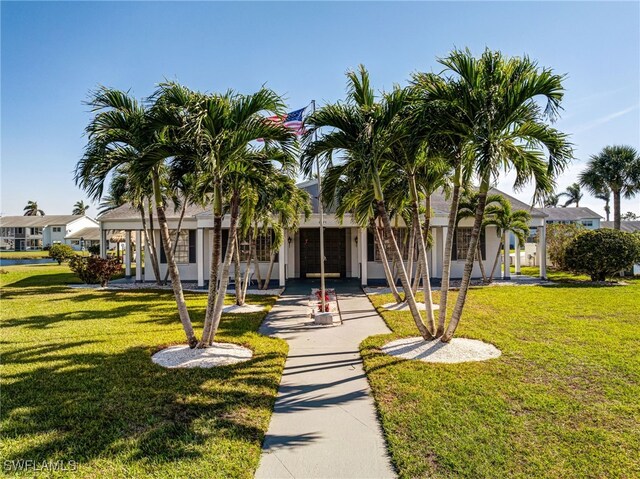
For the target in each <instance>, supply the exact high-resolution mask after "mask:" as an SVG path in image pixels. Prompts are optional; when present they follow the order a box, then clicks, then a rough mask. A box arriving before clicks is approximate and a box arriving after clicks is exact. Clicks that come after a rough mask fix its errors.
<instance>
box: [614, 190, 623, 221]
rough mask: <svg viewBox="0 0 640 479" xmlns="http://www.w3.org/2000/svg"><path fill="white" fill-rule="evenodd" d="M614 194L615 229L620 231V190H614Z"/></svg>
mask: <svg viewBox="0 0 640 479" xmlns="http://www.w3.org/2000/svg"><path fill="white" fill-rule="evenodd" d="M612 192H613V229H615V230H619V229H620V220H621V218H620V190H612Z"/></svg>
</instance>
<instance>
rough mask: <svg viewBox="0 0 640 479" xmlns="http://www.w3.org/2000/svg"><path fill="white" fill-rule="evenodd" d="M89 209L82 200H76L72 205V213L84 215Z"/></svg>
mask: <svg viewBox="0 0 640 479" xmlns="http://www.w3.org/2000/svg"><path fill="white" fill-rule="evenodd" d="M88 209H89V205H87V204H85V202H84V201H76V204H75V205H73V212H72V213H71V214H72V215H82V216H84V215H85V214H86V213H87V210H88Z"/></svg>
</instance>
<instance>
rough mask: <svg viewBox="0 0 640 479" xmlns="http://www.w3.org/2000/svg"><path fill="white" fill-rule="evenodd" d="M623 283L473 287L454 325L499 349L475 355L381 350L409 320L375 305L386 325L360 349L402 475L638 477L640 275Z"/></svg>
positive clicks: (411, 329)
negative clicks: (463, 358)
mask: <svg viewBox="0 0 640 479" xmlns="http://www.w3.org/2000/svg"><path fill="white" fill-rule="evenodd" d="M630 282H631V285H629V286H608V287H597V286H593V285H589V284H577V283H558V284H554V285H552V286H530V287H527V286H522V287H492V288H473V289H472V290H471V291H470V292H469V301H468V304H467V309H466V310H465V314H464V316H463V319H462V321H461V323H460V327H459V328H458V332H457V336H459V337H468V338H475V339H480V340H483V341H487V342H491V343H493V344H495V345H496V346H497V347H498V348H500V350H501V351H502V356H501V357H500V358H498V359H495V360H490V361H486V362H481V363H466V364H457V365H454V364H451V365H447V364H428V363H421V362H418V361H404V360H399V359H395V358H391V357H389V356H386V355H384V354H381V353H380V351H379V348H380V347H381V346H382V345H384V344H385V343H387V342H389V341H390V340H392V339H395V338H398V337H405V336H415V335H416V330H415V326H414V325H413V322H412V321H411V319H410V316H409V314H408V313H403V312H386V311H385V312H382V311H381V310H379V311H381V314H382V316H383V317H384V319H385V321H386V322H387V324H388V325H389V327H390V328H391V329H392V330H393V334H389V335H384V336H375V337H372V338H369V339H367V340H365V341H364V342H363V343H362V345H361V351H362V354H363V356H364V359H365V368H366V371H367V375H368V377H369V381H370V383H371V386H372V388H373V392H374V396H375V400H376V403H377V407H378V410H379V413H380V416H381V419H382V424H383V428H384V432H385V434H386V437H387V441H388V444H389V446H390V452H391V455H392V459H393V462H394V464H395V466H396V467H397V469H398V471H399V473H400V476H401V477H403V478H417V477H435V478H445V477H447V478H449V477H468V478H499V477H509V478H512V477H513V478H534V477H535V478H538V477H547V478H605V477H607V478H616V477H619V478H631V477H640V401H639V400H638V398H640V341H639V340H638V339H639V338H640V280H637V279H636V280H630ZM434 296H435V297H436V299H437V297H438V295H437V294H435V295H434ZM455 296H456V293H454V294H453V297H452V300H455ZM389 301H392V297H391V296H390V295H384V296H374V297H373V302H374V305H375V306H377V307H379V306H380V305H382V304H383V303H385V302H389Z"/></svg>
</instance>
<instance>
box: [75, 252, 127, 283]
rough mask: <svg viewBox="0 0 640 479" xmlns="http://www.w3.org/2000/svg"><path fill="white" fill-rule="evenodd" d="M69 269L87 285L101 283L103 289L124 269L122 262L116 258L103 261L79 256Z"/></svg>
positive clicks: (95, 257)
mask: <svg viewBox="0 0 640 479" xmlns="http://www.w3.org/2000/svg"><path fill="white" fill-rule="evenodd" d="M69 267H70V268H71V271H73V272H74V273H75V274H77V275H78V277H79V278H80V279H81V280H82V281H84V282H85V283H86V284H98V283H99V284H100V286H103V287H104V286H106V285H107V283H108V282H109V280H110V279H111V278H113V277H114V276H115V275H116V274H118V273H119V272H120V270H121V269H122V266H121V263H120V260H118V259H115V258H108V259H102V258H100V257H99V256H88V257H87V256H78V255H75V256H74V257H73V258H71V260H70V261H69Z"/></svg>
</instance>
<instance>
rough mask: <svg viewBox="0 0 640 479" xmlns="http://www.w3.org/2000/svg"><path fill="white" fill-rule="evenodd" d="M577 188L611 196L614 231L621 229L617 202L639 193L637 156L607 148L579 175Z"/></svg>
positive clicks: (618, 147)
mask: <svg viewBox="0 0 640 479" xmlns="http://www.w3.org/2000/svg"><path fill="white" fill-rule="evenodd" d="M580 184H581V185H582V186H584V187H585V188H586V189H587V191H589V192H590V193H592V194H596V193H598V192H601V191H602V190H603V189H604V188H608V189H609V190H610V191H611V194H612V195H613V227H614V229H617V230H619V229H620V214H621V211H620V199H621V198H622V197H624V198H627V199H630V198H633V197H634V196H635V195H636V194H637V193H638V192H640V155H638V152H637V151H636V149H635V148H632V147H631V146H626V145H614V146H606V147H604V148H603V149H602V151H601V152H600V153H598V154H597V155H593V156H592V157H591V158H590V159H589V162H588V163H587V167H586V168H585V169H584V171H583V172H582V173H580Z"/></svg>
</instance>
